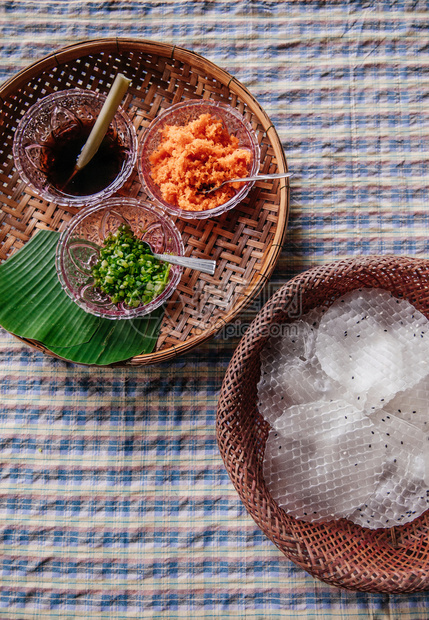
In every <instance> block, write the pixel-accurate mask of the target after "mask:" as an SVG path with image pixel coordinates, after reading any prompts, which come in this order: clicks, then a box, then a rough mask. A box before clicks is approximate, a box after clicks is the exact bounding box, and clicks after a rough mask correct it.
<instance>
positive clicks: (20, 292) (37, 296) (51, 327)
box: [0, 230, 100, 348]
mask: <svg viewBox="0 0 429 620" xmlns="http://www.w3.org/2000/svg"><path fill="white" fill-rule="evenodd" d="M58 239H59V233H57V232H55V231H49V230H39V231H38V232H37V233H36V235H35V236H34V237H32V238H31V239H30V241H28V243H26V244H25V246H24V247H23V248H22V249H21V250H19V251H18V252H16V253H15V254H13V255H12V256H11V257H10V258H8V259H7V260H6V261H5V262H4V263H2V264H1V265H0V324H1V325H2V326H3V327H4V328H5V329H6V330H7V331H9V332H11V333H13V334H15V335H16V336H20V337H21V338H31V339H33V340H38V341H39V342H42V343H43V344H44V345H45V346H47V347H48V348H49V347H50V346H66V345H67V344H69V343H70V342H73V343H75V344H78V343H82V342H87V341H88V340H89V339H90V338H91V336H92V335H93V334H94V332H95V330H96V329H97V327H98V324H99V322H100V319H99V318H98V317H96V316H93V315H92V314H88V313H87V312H84V311H83V310H82V309H81V308H79V306H77V305H76V304H75V303H74V302H73V301H72V300H71V299H70V298H69V297H68V296H67V295H66V293H65V292H64V291H63V289H62V288H61V284H60V282H59V280H58V276H57V272H56V269H55V248H56V245H57V243H58Z"/></svg>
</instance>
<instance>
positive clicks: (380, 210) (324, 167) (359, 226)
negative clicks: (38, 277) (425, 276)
mask: <svg viewBox="0 0 429 620" xmlns="http://www.w3.org/2000/svg"><path fill="white" fill-rule="evenodd" d="M428 24H429V3H428V2H427V1H426V2H423V1H421V2H419V1H418V0H415V1H414V0H401V1H398V2H384V1H381V0H380V1H374V2H365V1H363V0H362V1H358V2H353V1H352V0H349V1H347V0H327V1H326V2H311V1H309V2H300V1H298V0H285V1H273V0H241V1H240V2H237V1H235V0H234V1H233V0H213V1H207V2H205V1H199V0H167V1H166V2H143V1H141V0H112V1H109V2H104V1H102V0H94V1H89V0H88V1H80V0H69V1H68V2H64V1H63V0H39V1H37V2H36V1H30V0H10V1H6V0H4V1H3V2H2V3H0V80H1V81H4V80H6V79H7V78H8V77H10V76H13V75H14V74H15V73H16V72H17V71H18V70H20V69H21V68H24V67H26V66H27V65H29V64H30V63H32V62H34V61H36V60H37V59H39V58H41V57H42V56H44V55H46V54H48V53H50V52H52V51H54V50H56V49H59V48H60V47H63V46H65V45H67V44H72V43H76V42H80V41H82V40H84V39H88V38H99V37H112V36H119V37H136V38H147V39H152V40H159V41H164V42H167V43H174V44H177V45H180V46H181V47H186V48H188V49H192V50H194V51H195V52H197V53H199V54H201V55H203V56H205V57H206V58H208V59H209V60H211V61H213V62H215V63H216V64H218V65H219V66H220V67H222V68H223V69H226V70H227V71H229V72H230V73H231V74H233V75H234V76H235V77H236V78H237V79H238V80H239V81H240V82H242V83H244V84H245V85H246V86H247V87H248V89H249V90H250V91H251V93H252V94H253V95H254V96H255V97H256V98H257V99H258V100H259V102H260V103H261V105H262V106H263V107H264V109H265V110H266V112H267V113H268V115H269V116H270V117H271V119H272V121H273V123H274V125H275V127H276V129H277V131H278V133H279V135H280V138H281V140H282V143H283V145H284V149H285V152H286V156H287V160H288V164H289V168H290V170H291V171H293V172H294V177H293V179H292V181H291V213H290V220H289V229H288V235H287V239H286V243H285V246H284V250H283V252H282V255H281V258H280V260H279V263H278V266H277V268H276V271H275V273H274V276H273V278H272V281H271V282H270V283H269V284H268V285H267V287H266V289H265V291H264V292H263V293H262V296H261V299H259V300H258V302H256V303H255V304H254V305H253V308H252V309H251V310H249V311H248V312H245V313H244V314H243V316H242V317H241V325H235V326H234V328H231V329H229V331H228V333H227V332H224V333H223V334H221V335H220V336H219V337H217V338H216V339H214V340H213V341H211V342H210V343H207V344H206V345H204V346H203V347H201V348H199V349H195V350H194V351H192V352H191V353H189V354H188V355H186V356H184V357H182V358H179V359H177V360H175V361H172V362H168V363H165V364H161V365H156V366H151V367H145V368H126V369H125V368H93V367H91V368H88V367H82V366H77V365H73V364H69V363H66V362H62V361H59V360H56V359H54V358H50V357H47V356H44V355H42V354H40V353H38V352H37V351H35V350H34V349H31V348H29V347H28V346H27V345H25V344H22V343H21V342H19V341H18V340H16V339H15V338H13V337H12V336H10V335H9V334H7V333H5V332H4V331H1V330H0V617H3V618H6V619H7V620H13V619H19V620H27V619H32V618H37V619H39V618H44V619H45V618H46V619H50V618H57V619H63V618H78V617H79V618H80V617H84V618H88V619H89V618H91V619H92V618H109V619H126V618H171V619H174V618H201V619H203V618H207V619H208V618H210V619H211V618H220V619H223V618H225V619H226V618H237V619H243V620H244V619H246V620H253V619H267V620H269V619H272V618H303V619H307V618H308V619H311V620H317V619H321V618H329V619H332V618H345V619H348V620H351V619H362V620H364V619H368V618H369V619H372V620H399V619H400V620H410V619H412V620H423V619H425V618H428V617H429V593H428V594H413V595H406V596H388V595H381V594H379V595H377V594H374V595H371V594H363V593H357V592H347V591H341V590H338V589H336V588H333V587H331V586H328V585H326V584H324V583H322V582H320V581H317V580H315V579H313V578H312V577H310V576H309V575H307V574H306V573H305V572H303V571H302V570H301V569H300V568H298V567H297V566H296V565H294V564H293V563H291V562H290V561H288V560H287V559H286V558H285V557H284V556H282V555H281V554H280V553H279V551H277V549H276V548H275V547H274V545H273V544H272V543H271V542H270V541H269V540H267V539H266V538H265V537H264V535H263V534H262V533H261V531H260V530H259V529H258V527H257V526H256V525H255V523H254V522H253V520H252V519H251V518H250V517H249V516H248V515H247V514H246V511H245V509H244V508H243V506H242V504H241V502H240V501H239V499H238V496H237V494H236V492H235V490H234V488H233V487H232V484H231V483H230V481H229V479H228V476H227V474H226V471H225V469H224V466H223V463H222V461H221V458H220V456H219V453H218V449H217V445H216V438H215V411H216V404H217V397H218V393H219V388H220V385H221V382H222V378H223V376H224V373H225V370H226V368H227V365H228V362H229V360H230V358H231V355H232V353H233V350H234V348H235V347H236V345H237V342H238V339H239V337H240V333H241V331H242V330H243V326H245V325H246V324H247V322H248V321H249V320H251V319H252V317H253V315H254V312H256V311H257V310H258V304H259V306H260V304H262V302H263V301H264V299H266V298H267V297H268V296H269V295H270V294H272V292H273V291H274V290H275V288H276V287H278V286H279V285H280V284H281V283H282V282H285V281H286V280H287V279H288V278H290V277H291V276H292V275H294V274H296V273H299V272H301V271H303V270H304V269H306V268H308V267H310V266H313V265H316V264H320V263H326V262H330V261H334V260H338V259H340V258H344V257H351V256H356V255H368V254H399V255H411V256H418V257H423V258H426V257H427V258H429V107H428V101H429V98H428V94H429V39H428ZM0 122H1V116H0ZM0 192H1V187H0Z"/></svg>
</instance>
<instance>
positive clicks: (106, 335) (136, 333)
mask: <svg viewBox="0 0 429 620" xmlns="http://www.w3.org/2000/svg"><path fill="white" fill-rule="evenodd" d="M163 316H164V308H163V307H162V306H161V307H160V308H157V309H156V310H154V311H153V312H151V313H150V314H148V315H146V316H144V317H142V318H140V319H124V320H122V321H109V320H108V319H101V322H100V326H99V327H98V329H97V331H96V332H95V334H94V335H93V336H92V338H91V340H90V341H89V342H85V343H82V344H78V345H75V346H68V347H48V348H49V349H50V350H51V351H52V352H53V353H55V354H56V355H59V356H60V357H62V358H64V359H66V360H68V361H70V362H76V363H78V364H91V365H92V364H95V365H100V366H104V365H107V364H114V363H116V362H120V361H123V360H125V359H129V358H130V357H133V356H134V355H139V354H140V353H150V352H151V351H153V349H154V346H155V344H156V340H157V337H158V332H159V327H160V325H161V321H162V317H163Z"/></svg>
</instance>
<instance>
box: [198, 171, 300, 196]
mask: <svg viewBox="0 0 429 620" xmlns="http://www.w3.org/2000/svg"><path fill="white" fill-rule="evenodd" d="M292 175H293V172H276V173H274V174H255V175H254V176H252V177H244V178H242V179H228V180H227V181H223V183H221V184H220V185H216V187H211V188H210V189H205V190H203V193H204V194H211V193H212V192H215V191H216V190H217V189H219V188H220V187H222V186H223V185H226V183H239V182H241V181H261V180H262V181H263V180H264V179H286V177H291V176H292Z"/></svg>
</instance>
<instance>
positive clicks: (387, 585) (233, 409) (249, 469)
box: [216, 255, 429, 593]
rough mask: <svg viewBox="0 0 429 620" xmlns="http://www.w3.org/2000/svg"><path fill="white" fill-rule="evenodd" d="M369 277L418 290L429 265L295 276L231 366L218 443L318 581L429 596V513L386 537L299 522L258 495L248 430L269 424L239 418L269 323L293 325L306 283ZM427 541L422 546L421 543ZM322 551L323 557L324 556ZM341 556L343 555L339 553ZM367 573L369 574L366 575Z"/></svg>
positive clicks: (274, 535)
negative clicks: (289, 311) (292, 308)
mask: <svg viewBox="0 0 429 620" xmlns="http://www.w3.org/2000/svg"><path fill="white" fill-rule="evenodd" d="M370 270H373V271H378V272H379V273H380V274H381V273H383V272H384V273H385V274H386V276H387V279H388V277H389V273H390V274H393V273H394V272H401V273H403V274H405V273H406V274H409V277H410V278H411V277H414V278H415V281H416V282H419V280H420V277H422V278H423V276H420V272H421V273H422V274H423V271H424V272H425V273H426V274H427V276H426V280H427V281H428V282H429V262H428V261H427V260H425V259H420V258H409V257H398V256H393V255H385V256H376V255H373V256H365V257H355V258H350V259H342V260H338V261H334V262H331V263H328V264H325V265H322V266H315V267H312V268H309V269H307V270H306V271H304V272H302V273H300V274H298V275H296V276H294V277H293V278H292V279H291V280H289V281H288V282H287V283H285V284H284V285H283V286H282V287H281V288H280V289H279V290H278V291H276V293H274V295H273V296H272V297H271V298H270V299H269V300H268V301H267V303H266V304H265V305H264V307H263V308H262V309H261V310H260V312H259V313H258V315H257V316H256V318H255V319H254V320H253V322H252V323H251V324H250V326H249V328H248V330H247V332H246V333H245V334H244V336H243V337H242V339H241V340H240V342H239V344H238V346H237V348H236V350H235V352H234V354H233V356H232V358H231V361H230V363H229V366H228V368H227V371H226V374H225V377H224V380H223V383H222V387H221V390H220V396H219V402H218V407H217V412H216V434H217V441H218V445H219V449H220V452H221V456H222V459H223V461H224V464H225V467H226V469H227V472H228V474H229V476H230V478H231V481H232V483H233V485H234V486H235V488H236V491H237V492H238V494H239V496H240V498H241V500H242V502H243V503H244V505H245V507H246V509H247V510H248V512H249V513H250V515H251V516H252V518H253V519H254V520H255V522H256V523H257V525H258V526H259V527H260V528H261V530H262V531H263V532H264V533H265V534H266V535H267V536H268V538H270V540H272V542H273V543H274V544H275V545H276V546H277V547H278V548H279V549H280V551H281V552H282V553H283V554H284V555H286V557H288V558H289V559H290V560H292V561H293V562H295V563H296V564H298V565H299V566H301V567H302V568H303V569H304V570H306V571H307V572H309V573H310V574H311V575H312V576H314V577H316V578H318V579H321V580H322V581H325V582H326V583H329V584H331V585H335V586H337V587H340V588H344V589H349V590H361V591H367V592H390V593H405V592H415V591H422V590H429V573H428V571H427V568H428V566H429V542H428V541H427V539H428V536H427V533H428V531H429V516H428V515H429V510H428V511H426V512H425V513H424V514H423V515H422V516H421V517H419V518H418V519H415V520H414V521H413V522H412V523H410V524H405V525H403V526H399V527H395V528H390V529H386V530H369V529H366V528H362V527H360V526H358V525H355V524H353V523H351V522H349V521H347V520H345V519H341V520H337V521H332V522H330V523H319V524H312V523H306V522H303V521H300V520H297V519H295V518H294V517H292V516H290V515H288V514H287V513H286V512H285V511H284V510H283V509H282V508H280V507H279V506H278V505H277V504H276V502H275V501H274V500H273V499H272V497H271V496H270V494H269V492H268V491H267V489H266V488H265V489H263V488H257V482H256V479H255V476H256V474H255V470H254V467H256V466H255V465H254V463H253V460H252V457H251V456H248V454H247V450H251V448H250V447H249V448H247V443H248V442H249V436H250V433H251V432H252V429H251V428H250V430H249V427H250V426H252V425H253V428H255V427H257V426H258V427H260V426H265V427H266V428H268V426H269V425H268V423H266V422H265V421H263V420H262V418H261V417H260V415H259V414H258V413H255V414H254V415H255V416H257V418H255V419H254V420H253V421H252V422H249V426H244V427H243V426H242V424H241V418H240V417H239V416H240V411H241V409H243V410H244V409H245V408H246V407H247V408H248V407H249V404H248V402H247V401H245V396H246V394H245V392H246V390H248V384H249V382H251V381H254V380H255V377H257V376H258V373H257V372H256V370H254V369H255V368H256V367H257V366H258V362H259V352H260V351H261V349H262V348H263V346H264V344H265V342H266V341H267V340H268V338H269V330H267V329H266V326H267V325H268V324H269V323H270V321H273V322H274V321H280V322H286V321H287V320H288V319H287V318H285V312H284V308H285V303H287V301H288V300H289V299H291V298H292V297H293V295H294V294H295V293H296V292H297V291H298V290H299V289H300V287H301V286H303V283H308V282H312V283H313V284H314V287H317V286H324V287H327V285H326V281H325V278H327V279H328V278H329V279H330V280H331V284H332V286H334V285H335V284H336V278H350V277H354V278H355V286H354V288H359V287H360V286H364V285H362V284H361V283H360V279H361V277H362V278H363V276H364V274H365V273H368V271H370ZM407 277H408V275H407ZM425 282H426V281H425ZM331 284H330V285H331ZM330 285H329V286H330ZM422 286H423V284H422ZM425 286H426V285H425ZM327 288H328V289H329V287H327ZM384 288H386V286H385V287H384ZM426 288H427V287H426ZM350 290H351V289H350ZM332 292H333V296H332V298H331V299H330V300H329V304H330V303H332V301H333V300H334V298H336V297H338V296H340V294H337V292H336V291H335V289H332ZM405 297H406V296H405ZM408 297H409V296H408ZM316 305H317V304H315V305H313V307H316ZM319 305H320V304H319ZM425 305H426V309H425V314H426V316H429V291H428V292H427V293H425ZM311 306H312V304H310V306H309V307H308V308H305V311H308V310H309V309H311ZM421 311H423V310H422V309H421ZM303 313H305V312H304V311H303ZM253 371H254V375H253V374H252V373H253ZM243 403H245V404H243ZM240 408H241V409H240ZM237 412H238V413H237ZM243 416H244V414H243ZM247 421H248V420H247V418H246V422H247ZM237 438H239V439H237ZM235 441H236V443H235ZM246 442H247V443H246ZM264 445H265V444H264ZM420 523H422V524H423V525H422V527H423V532H424V535H421V536H420V539H419V537H418V536H417V534H416V535H415V538H416V541H415V542H413V541H412V542H411V543H409V544H408V543H407V544H405V545H404V546H402V547H398V548H395V544H396V543H395V544H392V540H395V541H396V540H397V539H398V538H400V536H401V534H402V533H404V532H410V531H413V530H415V529H416V530H418V528H419V527H420V525H419V524H420ZM412 538H413V536H412V535H410V539H412ZM423 539H424V542H422V541H423ZM315 540H317V541H318V545H317V547H315V546H314V541H315ZM336 540H337V541H338V540H340V541H347V544H348V546H349V547H353V549H354V553H355V555H356V557H355V558H353V557H349V556H348V557H346V558H344V557H340V555H338V557H336V556H335V541H336ZM322 547H323V550H322V551H320V549H321V548H322ZM326 547H334V549H329V550H328V551H326ZM361 547H365V548H366V549H367V550H368V549H369V550H370V552H371V553H372V552H373V553H374V558H367V557H366V558H365V562H366V564H365V567H361V566H359V564H358V560H359V553H360V548H361ZM340 551H341V549H340V550H339V551H338V553H340ZM408 555H410V556H412V561H413V571H414V574H411V573H410V570H409V565H405V567H404V568H402V567H401V559H402V558H405V557H407V556H408ZM328 556H329V558H328ZM328 560H329V561H328ZM377 563H381V564H383V565H384V568H385V567H386V566H387V567H388V568H387V571H388V570H389V567H390V566H393V565H394V570H393V569H392V575H391V580H390V579H386V576H385V575H384V574H383V579H382V578H381V577H380V578H379V581H378V580H377V579H378V575H377ZM336 564H337V566H335V565H336ZM344 564H346V568H344ZM361 569H362V570H361ZM342 571H348V573H347V575H344V574H341V577H339V573H341V572H342ZM365 571H366V572H367V574H365V575H363V572H365ZM371 572H372V573H373V574H371ZM409 573H410V574H409ZM389 577H390V576H389Z"/></svg>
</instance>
